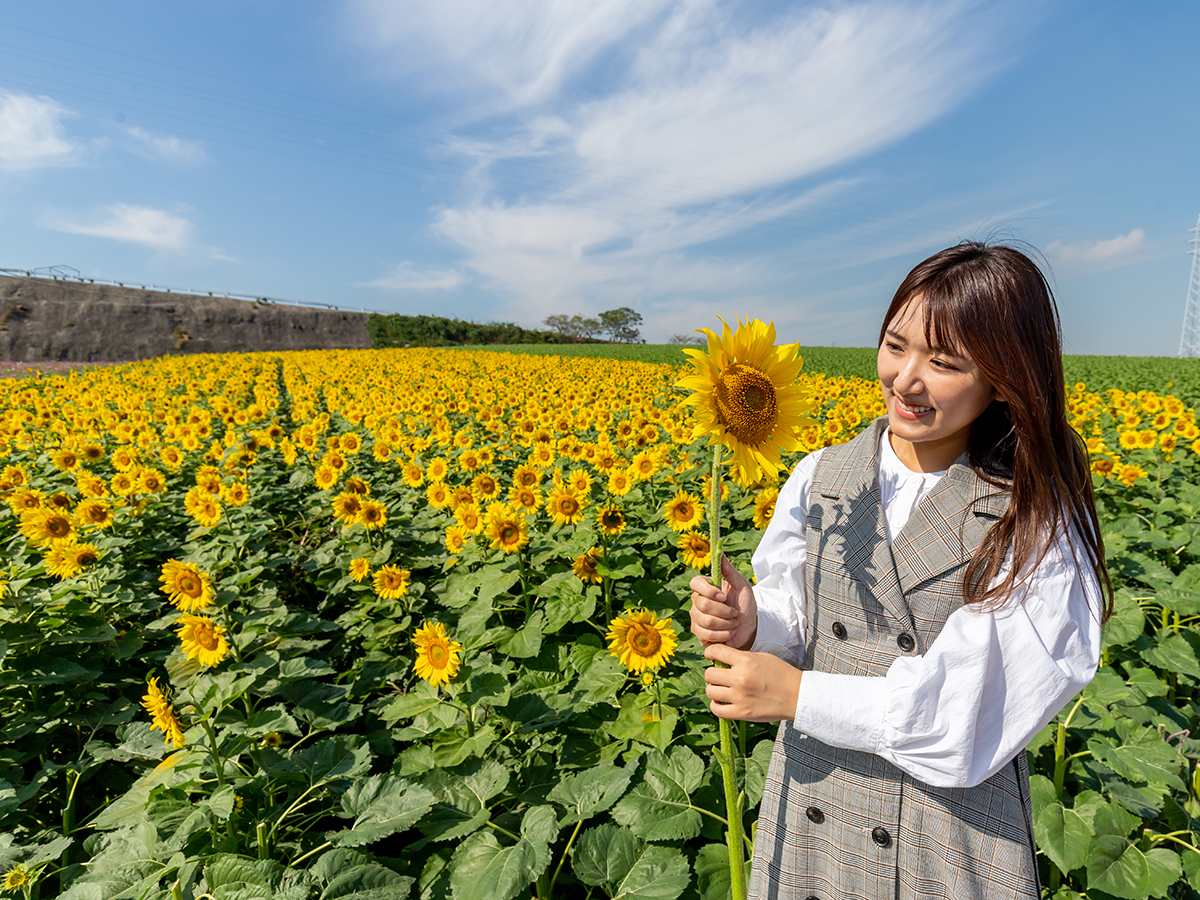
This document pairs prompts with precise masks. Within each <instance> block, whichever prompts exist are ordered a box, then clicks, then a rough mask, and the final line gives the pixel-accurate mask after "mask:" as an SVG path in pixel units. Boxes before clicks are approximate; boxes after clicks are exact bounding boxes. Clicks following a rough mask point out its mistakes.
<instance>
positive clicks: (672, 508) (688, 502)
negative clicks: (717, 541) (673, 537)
mask: <svg viewBox="0 0 1200 900" xmlns="http://www.w3.org/2000/svg"><path fill="white" fill-rule="evenodd" d="M663 518H664V519H666V520H667V524H668V525H670V526H671V530H672V531H687V530H689V529H691V528H695V527H696V526H697V525H699V524H700V523H701V522H702V521H704V507H703V506H702V505H701V503H700V498H699V497H697V496H696V495H695V494H689V493H688V492H687V491H685V490H683V489H682V488H680V489H679V490H678V491H676V492H675V496H674V497H672V498H671V499H670V500H668V501H667V502H666V503H665V504H664V505H663Z"/></svg>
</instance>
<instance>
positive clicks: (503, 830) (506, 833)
mask: <svg viewBox="0 0 1200 900" xmlns="http://www.w3.org/2000/svg"><path fill="white" fill-rule="evenodd" d="M487 824H488V825H490V826H491V827H492V828H494V829H496V830H497V831H498V832H500V833H501V834H502V835H504V836H505V837H509V838H512V839H513V840H514V841H519V840H521V836H520V835H519V834H513V833H512V832H511V831H509V830H508V829H507V828H501V827H500V826H499V825H497V824H496V823H495V822H492V821H490V820H489V821H488V823H487Z"/></svg>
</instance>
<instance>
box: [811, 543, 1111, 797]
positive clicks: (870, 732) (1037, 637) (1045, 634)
mask: <svg viewBox="0 0 1200 900" xmlns="http://www.w3.org/2000/svg"><path fill="white" fill-rule="evenodd" d="M1072 543H1073V542H1071V541H1069V540H1068V539H1067V538H1065V537H1062V538H1060V539H1059V540H1058V541H1056V542H1055V543H1054V544H1053V545H1052V546H1051V547H1050V549H1049V550H1048V551H1047V553H1046V556H1045V557H1044V558H1043V560H1042V562H1041V564H1040V565H1039V566H1038V567H1037V568H1036V569H1035V570H1033V571H1032V573H1031V574H1029V575H1028V576H1027V577H1025V578H1023V579H1021V582H1020V584H1019V586H1018V588H1017V590H1016V591H1015V592H1014V593H1013V595H1011V596H1010V597H1009V598H1008V599H1007V601H1006V602H1005V603H1004V605H1003V606H1002V607H1001V608H1000V609H998V610H995V611H980V610H979V609H978V607H975V606H962V607H960V608H959V609H957V610H955V611H954V612H953V613H951V615H950V616H949V618H948V619H947V620H946V624H945V626H944V627H943V629H942V631H941V633H940V634H939V635H938V636H937V638H936V639H935V640H934V641H933V643H932V644H931V645H930V647H929V649H928V651H927V652H926V653H924V654H922V655H920V656H901V657H898V658H897V659H896V660H895V661H894V662H893V663H892V665H891V667H890V668H889V669H888V672H887V674H886V675H885V676H880V677H862V676H852V675H836V674H830V673H823V672H805V673H804V678H803V680H802V681H801V683H800V695H799V700H798V702H797V705H796V726H797V727H798V728H799V729H800V730H801V731H803V732H804V733H806V734H809V735H811V736H812V737H815V738H817V739H818V740H821V741H824V742H825V743H827V744H831V745H833V746H836V747H844V748H847V749H854V750H865V751H868V752H871V753H877V754H879V755H880V756H882V757H884V758H885V759H888V760H890V761H891V762H893V763H894V764H895V765H897V766H898V767H900V768H901V769H903V770H904V771H906V772H908V773H909V774H910V775H912V776H913V777H915V778H919V779H920V780H922V781H924V782H926V783H928V784H932V785H937V786H940V787H971V786H973V785H976V784H979V783H980V782H981V781H984V780H985V779H987V778H989V777H991V776H992V775H993V774H995V773H996V772H997V771H999V770H1000V768H1001V767H1002V766H1004V765H1005V764H1006V763H1007V762H1008V761H1009V760H1011V759H1012V758H1013V757H1014V756H1015V755H1016V754H1017V753H1019V752H1020V751H1021V750H1022V749H1023V748H1024V747H1025V746H1026V745H1027V744H1028V743H1029V741H1030V740H1032V738H1033V736H1034V735H1036V734H1037V732H1038V731H1039V730H1041V729H1042V728H1043V727H1044V726H1045V725H1046V724H1047V723H1048V722H1049V721H1050V720H1051V719H1052V718H1054V716H1055V714H1057V713H1058V711H1059V710H1060V709H1062V708H1063V706H1065V705H1066V704H1067V702H1068V701H1070V699H1071V698H1072V697H1074V696H1075V695H1076V694H1077V693H1079V691H1080V690H1082V689H1083V688H1084V686H1086V685H1087V683H1088V682H1089V681H1091V680H1092V676H1093V675H1095V674H1096V669H1097V667H1098V666H1099V660H1100V614H1099V610H1100V608H1101V595H1100V588H1099V585H1098V583H1097V581H1096V578H1095V575H1094V574H1093V573H1092V571H1091V570H1090V568H1087V567H1086V566H1082V567H1081V566H1080V565H1077V564H1076V559H1078V560H1084V559H1086V557H1085V556H1084V555H1083V553H1082V552H1081V551H1080V550H1079V549H1078V545H1077V544H1076V545H1075V546H1074V548H1073V547H1072ZM1072 549H1074V550H1075V552H1074V554H1073V553H1072Z"/></svg>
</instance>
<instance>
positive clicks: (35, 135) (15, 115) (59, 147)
mask: <svg viewBox="0 0 1200 900" xmlns="http://www.w3.org/2000/svg"><path fill="white" fill-rule="evenodd" d="M70 114H71V113H70V112H69V111H68V110H66V109H64V108H63V107H61V106H59V105H58V104H57V103H55V102H54V101H53V100H51V99H50V98H49V97H31V96H29V95H28V94H16V93H12V92H11V91H4V90H0V169H5V170H7V171H16V170H21V169H38V168H42V167H44V166H62V165H70V164H71V163H73V162H74V161H75V158H76V155H77V153H78V151H79V147H78V145H77V144H75V143H74V142H72V141H71V140H69V139H68V138H67V136H66V133H65V131H64V130H63V126H62V119H63V118H64V117H66V116H69V115H70Z"/></svg>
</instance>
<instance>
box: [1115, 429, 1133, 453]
mask: <svg viewBox="0 0 1200 900" xmlns="http://www.w3.org/2000/svg"><path fill="white" fill-rule="evenodd" d="M1118 441H1119V442H1120V444H1121V449H1122V450H1134V449H1136V448H1137V445H1138V436H1137V432H1136V431H1122V432H1121V433H1120V435H1119V437H1118Z"/></svg>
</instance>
